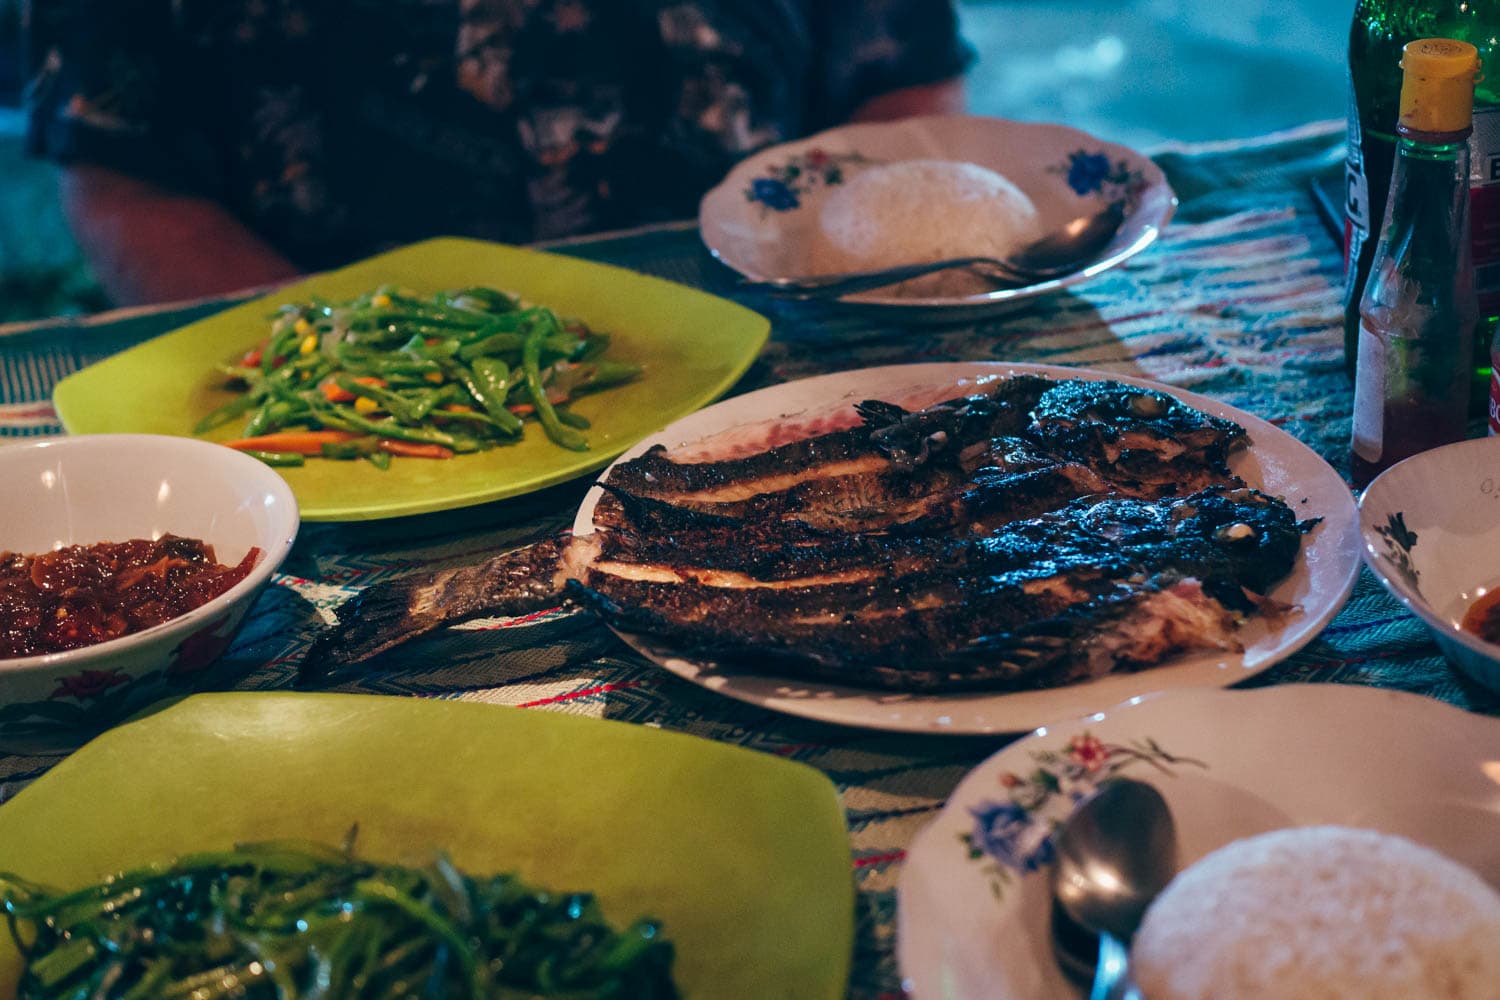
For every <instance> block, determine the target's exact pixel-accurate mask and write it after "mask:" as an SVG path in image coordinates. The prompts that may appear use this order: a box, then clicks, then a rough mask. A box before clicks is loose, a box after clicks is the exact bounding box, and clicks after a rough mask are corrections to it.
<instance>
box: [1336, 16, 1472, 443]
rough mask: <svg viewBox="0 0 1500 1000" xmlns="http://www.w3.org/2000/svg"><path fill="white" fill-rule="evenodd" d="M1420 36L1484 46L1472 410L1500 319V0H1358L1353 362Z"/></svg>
mask: <svg viewBox="0 0 1500 1000" xmlns="http://www.w3.org/2000/svg"><path fill="white" fill-rule="evenodd" d="M1418 38H1455V39H1459V40H1461V41H1466V42H1468V43H1470V44H1472V45H1473V46H1474V47H1475V49H1476V50H1478V53H1479V59H1480V63H1481V65H1482V70H1481V76H1480V79H1479V82H1478V84H1477V86H1476V88H1475V94H1474V125H1473V129H1474V130H1473V133H1472V134H1471V136H1470V139H1469V151H1470V174H1469V196H1470V204H1469V213H1470V239H1471V242H1472V247H1471V250H1472V253H1473V258H1474V269H1475V278H1474V281H1475V288H1476V291H1477V293H1478V296H1479V308H1480V315H1481V316H1483V317H1485V324H1486V325H1485V326H1484V327H1482V328H1481V332H1480V334H1479V335H1478V336H1476V338H1475V347H1474V352H1475V356H1474V362H1473V374H1472V381H1473V385H1474V386H1475V388H1476V389H1479V391H1476V392H1471V396H1472V398H1473V401H1474V406H1473V411H1472V412H1471V415H1472V413H1477V412H1482V410H1483V405H1482V404H1483V399H1484V398H1485V397H1487V394H1488V386H1489V382H1490V356H1489V343H1490V336H1491V334H1492V333H1493V331H1494V330H1495V328H1496V327H1497V325H1500V0H1358V2H1357V3H1356V4H1355V7H1354V16H1353V19H1352V21H1351V24H1350V28H1349V134H1348V144H1347V147H1346V150H1347V170H1346V174H1347V184H1346V192H1347V196H1346V198H1345V207H1344V361H1345V364H1346V365H1347V366H1348V369H1349V371H1350V372H1351V373H1352V372H1353V371H1354V361H1355V355H1356V345H1357V341H1358V337H1359V303H1360V298H1361V296H1362V295H1363V294H1364V288H1365V282H1366V280H1367V278H1368V275H1369V272H1370V263H1371V261H1372V260H1373V259H1374V256H1375V243H1376V237H1378V236H1379V235H1380V231H1381V225H1382V222H1383V216H1384V212H1385V204H1386V200H1387V196H1388V192H1389V189H1390V180H1391V165H1392V163H1393V161H1394V158H1395V154H1396V133H1395V125H1396V118H1397V114H1398V112H1399V103H1398V102H1399V96H1400V91H1401V68H1400V61H1401V49H1402V46H1404V45H1406V43H1407V42H1411V41H1414V40H1416V39H1418Z"/></svg>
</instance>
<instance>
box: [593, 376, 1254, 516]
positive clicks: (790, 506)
mask: <svg viewBox="0 0 1500 1000" xmlns="http://www.w3.org/2000/svg"><path fill="white" fill-rule="evenodd" d="M856 409H857V410H858V411H859V413H860V414H861V416H862V418H863V419H864V425H863V426H862V427H858V428H854V429H851V430H847V431H839V432H835V433H833V434H828V435H823V436H821V437H817V438H812V439H810V440H808V441H804V442H797V443H794V444H791V445H784V446H781V447H779V448H773V449H770V450H769V451H767V452H764V453H762V454H760V455H756V456H752V457H750V458H745V459H733V460H729V461H724V462H713V461H709V462H698V463H678V462H674V461H672V460H671V458H670V457H668V456H667V455H666V453H665V451H658V450H652V451H650V452H647V453H646V454H645V455H643V456H641V457H640V458H638V459H634V460H632V461H629V462H625V463H621V464H620V465H619V466H616V468H615V470H614V471H612V472H611V473H610V475H609V477H608V485H609V486H611V487H613V488H615V489H616V490H618V491H621V492H622V493H628V494H631V495H634V496H638V497H643V498H653V499H658V500H662V501H664V502H668V503H671V504H673V505H675V506H678V507H681V508H684V509H690V510H697V511H701V512H703V513H706V514H714V515H718V516H722V517H727V518H737V519H739V520H742V521H746V522H758V521H765V520H781V521H790V522H796V523H798V524H801V525H804V526H807V527H811V528H814V529H816V530H822V531H845V532H868V531H884V530H890V531H897V532H900V533H902V534H907V535H915V534H922V533H928V532H944V531H948V532H954V531H957V532H960V533H963V532H970V533H974V532H983V531H987V530H989V529H990V528H991V527H994V526H996V525H999V524H1003V523H1004V522H1005V521H1006V520H1008V519H1012V518H1016V517H1026V516H1030V515H1033V514H1036V513H1040V512H1042V511H1043V510H1047V509H1053V508H1055V507H1058V506H1060V505H1061V504H1063V503H1065V502H1067V501H1068V500H1071V499H1073V498H1076V497H1080V496H1086V495H1089V494H1093V493H1120V494H1124V495H1126V496H1138V497H1145V498H1153V497H1160V496H1166V495H1172V494H1180V493H1190V492H1194V491H1196V490H1200V489H1203V488H1206V487H1208V486H1211V485H1214V484H1217V483H1226V482H1227V483H1233V484H1236V485H1242V484H1241V483H1240V482H1239V480H1237V479H1236V478H1235V477H1234V476H1232V475H1231V474H1230V472H1229V470H1228V466H1227V455H1228V453H1229V451H1230V450H1231V449H1232V448H1233V447H1236V446H1237V445H1238V444H1239V443H1241V442H1243V441H1244V439H1245V432H1244V430H1243V428H1241V427H1239V425H1237V424H1235V423H1233V422H1232V421H1228V420H1223V419H1220V418H1217V417H1213V416H1210V415H1208V414H1205V413H1201V412H1199V411H1198V410H1195V409H1193V408H1191V407H1188V406H1185V405H1183V404H1182V403H1180V402H1178V401H1177V400H1175V399H1173V398H1172V397H1171V396H1168V395H1166V394H1164V393H1160V392H1156V391H1154V390H1149V389H1143V388H1140V387H1137V386H1131V385H1125V384H1122V383H1118V382H1113V381H1093V380H1082V379H1069V380H1053V379H1048V378H1043V377H1040V376H1030V375H1028V376H1018V377H1015V378H1012V379H1009V380H1006V381H1004V382H1002V383H1000V384H999V385H997V386H994V387H992V391H991V392H989V393H987V394H982V395H973V396H968V397H962V398H958V399H953V400H949V401H947V402H944V403H939V404H936V405H934V406H931V407H928V408H927V409H924V410H921V411H918V412H909V411H907V410H905V409H903V408H901V407H899V406H895V405H892V404H890V403H884V402H880V401H874V400H867V401H865V402H862V403H860V404H858V405H857V407H856ZM820 458H821V459H822V461H821V462H820V461H819V459H820Z"/></svg>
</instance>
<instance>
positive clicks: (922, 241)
mask: <svg viewBox="0 0 1500 1000" xmlns="http://www.w3.org/2000/svg"><path fill="white" fill-rule="evenodd" d="M819 225H820V228H821V231H822V236H823V240H822V243H823V246H822V247H821V248H820V250H821V253H819V254H818V256H819V258H821V259H820V260H818V261H817V265H818V271H819V273H824V274H827V273H837V272H843V271H865V270H873V269H876V268H882V267H895V266H899V265H902V264H919V263H925V262H927V261H933V260H943V259H945V258H949V257H978V256H989V257H1005V256H1008V255H1009V254H1011V253H1013V252H1014V251H1015V250H1017V249H1018V248H1020V247H1021V246H1023V245H1025V244H1026V243H1029V242H1031V241H1032V240H1035V239H1036V238H1037V237H1038V236H1040V235H1041V233H1040V224H1039V222H1038V219H1037V211H1036V206H1035V205H1033V204H1032V203H1031V199H1030V198H1028V197H1027V196H1026V194H1025V193H1024V192H1023V191H1021V189H1020V188H1018V187H1016V186H1015V185H1014V184H1012V183H1011V182H1010V181H1009V180H1006V179H1005V178H1004V177H1002V176H1000V175H999V174H997V173H995V171H993V170H989V169H987V168H985V167H981V166H979V165H977V164H974V163H959V162H955V161H952V160H902V161H898V162H896V163H885V164H878V165H875V166H871V167H866V168H865V169H863V170H860V171H858V172H857V173H854V174H853V175H852V176H850V178H849V179H848V180H847V181H846V182H845V183H843V184H840V185H838V186H836V187H834V188H832V189H830V191H829V194H828V196H827V198H826V199H825V200H824V202H823V206H822V210H821V212H820V213H819ZM934 277H935V278H942V277H944V276H943V275H935V276H934ZM948 277H949V278H951V277H952V275H948ZM968 277H969V278H970V281H969V282H968V283H967V286H972V285H973V284H974V279H973V276H968ZM935 285H936V287H937V288H938V289H939V291H938V293H939V294H940V293H941V283H934V282H932V281H931V280H928V281H927V285H926V287H927V291H926V292H921V286H916V283H913V286H914V287H913V288H912V289H911V290H912V291H915V292H919V293H922V294H932V293H933V288H934V286H935ZM967 286H966V287H967ZM985 287H988V286H987V284H986V283H985V282H983V281H982V280H981V281H979V287H978V290H983V289H984V288H985ZM970 290H971V291H972V290H975V289H973V288H970ZM958 294H967V293H966V292H963V291H960V292H958Z"/></svg>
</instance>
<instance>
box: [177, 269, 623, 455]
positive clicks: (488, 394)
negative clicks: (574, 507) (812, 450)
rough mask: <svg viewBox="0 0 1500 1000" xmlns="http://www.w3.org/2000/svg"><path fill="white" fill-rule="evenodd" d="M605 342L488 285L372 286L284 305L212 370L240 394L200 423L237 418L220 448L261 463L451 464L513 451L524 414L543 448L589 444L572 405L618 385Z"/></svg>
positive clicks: (619, 370)
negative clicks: (257, 340)
mask: <svg viewBox="0 0 1500 1000" xmlns="http://www.w3.org/2000/svg"><path fill="white" fill-rule="evenodd" d="M608 347H609V335H608V334H605V333H600V332H597V331H594V330H591V329H589V328H588V326H587V325H585V324H584V323H582V322H581V321H579V320H573V319H565V318H563V317H560V316H558V315H557V313H555V312H553V311H552V310H551V309H548V308H546V307H545V306H536V305H530V304H527V303H525V302H523V301H522V300H521V299H519V298H517V297H515V296H512V295H509V294H507V293H505V292H500V291H496V290H495V289H492V288H463V289H458V290H456V291H449V292H438V293H437V294H435V295H426V296H423V295H417V294H414V293H411V292H408V291H404V290H402V289H399V288H395V287H391V286H385V287H382V288H377V289H376V290H374V291H372V292H370V293H369V294H366V295H362V296H360V297H359V298H356V299H352V300H349V301H341V302H326V301H316V300H315V301H311V302H305V303H295V304H288V305H284V306H282V307H281V309H280V310H279V311H278V312H277V313H276V314H275V316H274V317H272V319H271V332H270V336H269V337H268V338H267V339H266V341H265V342H264V343H263V344H261V346H259V347H257V348H255V349H253V350H251V351H249V352H248V353H247V354H245V356H244V357H243V358H241V359H239V362H238V363H236V364H225V365H221V366H219V371H220V372H221V373H222V374H223V375H224V376H225V377H226V378H227V379H228V381H229V384H230V385H232V386H234V387H236V388H238V389H241V390H242V392H241V394H240V395H238V396H236V397H235V398H234V399H232V400H231V401H230V402H229V403H227V404H225V405H224V406H221V407H220V408H218V409H217V410H215V411H214V412H213V413H211V414H209V415H208V416H207V417H204V418H203V420H201V421H199V423H198V425H197V426H196V427H194V428H193V432H194V433H195V434H203V433H206V432H208V431H210V430H213V429H214V428H216V427H219V426H221V425H223V424H227V423H229V422H230V421H233V420H238V419H244V421H245V423H244V429H243V433H242V434H241V436H240V437H239V438H238V439H237V440H234V441H230V442H227V443H228V444H229V446H230V447H232V448H237V449H239V450H241V451H244V452H247V453H250V454H253V455H255V456H256V457H258V458H260V459H262V460H263V461H266V462H268V463H270V464H273V465H301V464H303V462H304V461H305V460H306V459H307V458H308V457H309V456H319V457H323V458H339V459H360V458H362V459H367V460H369V461H370V462H373V463H374V464H375V465H377V466H379V467H381V468H386V467H388V466H389V464H390V460H391V456H392V455H397V456H407V457H415V458H451V457H453V456H454V455H455V454H461V453H464V452H475V451H483V450H485V449H488V448H493V447H496V446H498V445H504V444H511V443H514V442H516V441H519V440H520V439H521V437H522V435H523V433H524V432H525V424H526V422H527V421H528V420H529V419H531V418H534V419H535V420H536V422H537V423H539V424H540V425H541V427H542V430H543V432H544V433H545V434H546V435H547V437H548V438H549V439H551V440H552V441H553V442H554V443H556V444H558V445H560V446H561V447H563V448H568V449H571V450H573V451H584V450H587V448H588V447H589V445H588V438H587V437H586V436H585V434H584V433H583V432H584V431H585V430H587V429H588V426H589V422H588V420H587V419H585V418H584V417H583V416H582V415H580V414H577V413H574V412H573V411H572V409H571V407H570V404H571V403H572V402H573V401H574V400H575V399H577V398H578V397H579V396H580V395H582V394H584V393H589V392H595V391H598V390H600V389H605V388H608V387H610V386H613V385H618V384H620V383H621V382H625V381H628V380H630V379H632V378H635V377H636V376H637V375H639V374H640V368H639V367H638V366H637V365H633V364H629V363H626V362H622V361H618V360H615V359H612V358H607V357H605V356H604V354H605V352H606V349H607V348H608Z"/></svg>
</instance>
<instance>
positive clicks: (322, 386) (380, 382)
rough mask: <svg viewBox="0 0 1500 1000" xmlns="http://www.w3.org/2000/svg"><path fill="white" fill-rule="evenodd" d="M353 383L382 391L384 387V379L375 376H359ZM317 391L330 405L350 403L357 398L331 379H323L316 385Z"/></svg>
mask: <svg viewBox="0 0 1500 1000" xmlns="http://www.w3.org/2000/svg"><path fill="white" fill-rule="evenodd" d="M354 381H356V382H358V383H359V384H360V385H372V386H374V387H375V388H377V389H384V388H385V385H386V382H385V379H383V378H379V377H378V376H375V375H361V376H359V377H358V378H356V379H355V380H354ZM318 391H319V392H321V393H322V394H323V398H324V399H326V400H328V401H329V402H330V403H352V402H354V400H355V399H356V398H357V397H356V396H355V395H354V393H352V392H350V391H349V390H348V389H345V388H344V387H343V386H341V385H339V384H338V383H337V382H335V381H334V380H333V379H332V378H328V379H324V380H323V381H322V382H320V383H318Z"/></svg>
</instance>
